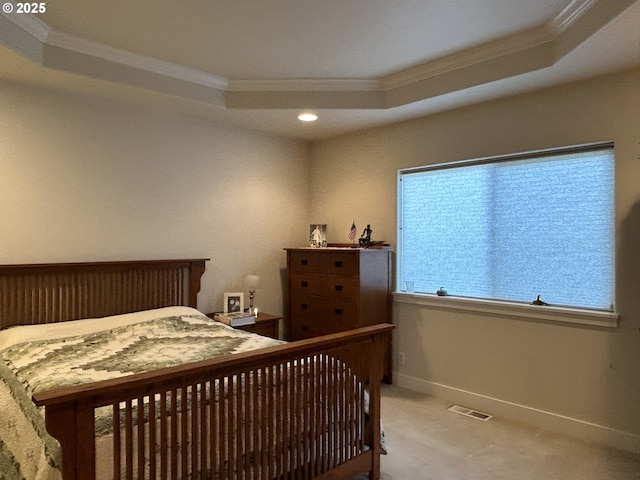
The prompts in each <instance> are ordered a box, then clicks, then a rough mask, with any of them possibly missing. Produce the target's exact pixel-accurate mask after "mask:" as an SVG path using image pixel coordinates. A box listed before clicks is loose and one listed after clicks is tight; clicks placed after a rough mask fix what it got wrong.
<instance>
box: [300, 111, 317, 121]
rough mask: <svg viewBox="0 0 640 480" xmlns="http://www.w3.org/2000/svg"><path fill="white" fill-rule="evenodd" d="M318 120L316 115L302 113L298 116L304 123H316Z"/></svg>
mask: <svg viewBox="0 0 640 480" xmlns="http://www.w3.org/2000/svg"><path fill="white" fill-rule="evenodd" d="M317 119H318V116H317V115H316V114H315V113H309V112H306V113H301V114H300V115H298V120H301V121H303V122H315V121H316V120H317Z"/></svg>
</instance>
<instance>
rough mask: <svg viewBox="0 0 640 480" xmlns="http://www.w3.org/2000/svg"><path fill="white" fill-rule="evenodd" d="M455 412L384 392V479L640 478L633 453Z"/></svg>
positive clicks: (427, 399)
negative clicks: (385, 447) (385, 443)
mask: <svg viewBox="0 0 640 480" xmlns="http://www.w3.org/2000/svg"><path fill="white" fill-rule="evenodd" d="M449 406H450V405H449V404H447V403H445V402H443V401H442V400H440V399H436V398H434V397H431V396H428V395H425V394H422V393H417V392H413V391H411V390H407V389H403V388H400V387H397V386H387V385H385V386H383V394H382V419H383V423H384V429H385V434H386V437H387V446H388V449H389V454H388V455H384V456H382V460H381V464H382V469H381V470H382V475H381V476H382V480H390V479H393V480H640V458H639V457H638V456H635V455H633V454H630V453H626V452H621V451H618V450H613V449H610V448H607V447H603V446H600V445H595V444H591V443H586V442H583V441H580V440H576V439H574V438H571V437H566V436H563V435H559V434H557V433H553V432H549V431H545V430H541V429H538V428H534V427H531V426H528V425H524V424H521V423H516V422H512V421H509V420H506V419H503V418H500V417H496V416H494V417H493V418H491V419H490V420H488V421H481V420H477V419H474V418H469V417H466V416H462V415H458V414H455V413H452V412H449V411H447V408H448V407H449ZM486 413H488V414H491V412H486ZM364 478H367V477H366V476H364V477H358V479H357V480H361V479H364ZM353 480H356V479H353Z"/></svg>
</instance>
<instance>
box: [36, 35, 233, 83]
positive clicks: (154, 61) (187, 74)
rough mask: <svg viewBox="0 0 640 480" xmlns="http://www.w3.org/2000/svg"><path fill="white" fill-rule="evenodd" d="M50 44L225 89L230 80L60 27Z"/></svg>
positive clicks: (48, 40) (48, 39)
mask: <svg viewBox="0 0 640 480" xmlns="http://www.w3.org/2000/svg"><path fill="white" fill-rule="evenodd" d="M46 44H47V45H51V46H53V47H58V48H62V49H64V50H69V51H72V52H74V53H80V54H83V55H88V56H90V57H95V58H100V59H102V60H107V61H109V62H114V63H119V64H122V65H126V66H128V67H133V68H137V69H140V70H145V71H148V72H152V73H157V74H159V75H163V76H166V77H170V78H174V79H178V80H183V81H186V82H189V83H194V84H196V85H203V86H205V87H212V88H215V89H220V90H225V89H226V88H227V84H228V80H227V79H226V78H223V77H221V76H219V75H214V74H212V73H207V72H203V71H202V70H197V69H195V68H190V67H186V66H184V65H178V64H176V63H172V62H167V61H165V60H160V59H158V58H155V57H151V56H148V55H142V54H140V53H134V52H130V51H128V50H123V49H121V48H116V47H112V46H110V45H106V44H104V43H99V42H94V41H91V40H86V39H84V38H80V37H77V36H75V35H70V34H68V33H65V32H59V31H56V30H52V31H51V32H50V33H49V36H48V37H47V40H46Z"/></svg>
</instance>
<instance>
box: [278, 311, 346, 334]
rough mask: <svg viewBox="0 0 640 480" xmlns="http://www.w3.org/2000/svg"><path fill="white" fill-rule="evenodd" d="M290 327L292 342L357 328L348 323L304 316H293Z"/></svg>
mask: <svg viewBox="0 0 640 480" xmlns="http://www.w3.org/2000/svg"><path fill="white" fill-rule="evenodd" d="M290 325H291V331H290V332H289V338H290V339H291V340H302V339H304V338H312V337H317V336H318V335H329V334H330V333H336V332H342V331H344V330H351V329H352V328H356V327H354V326H353V325H349V324H346V323H336V322H333V321H328V320H327V319H318V318H312V317H307V316H304V315H293V316H292V317H291V323H290Z"/></svg>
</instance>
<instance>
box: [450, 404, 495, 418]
mask: <svg viewBox="0 0 640 480" xmlns="http://www.w3.org/2000/svg"><path fill="white" fill-rule="evenodd" d="M447 410H449V411H450V412H453V413H459V414H460V415H465V416H467V417H471V418H475V419H476V420H482V421H483V422H486V421H487V420H489V419H490V418H491V415H488V414H486V413H482V412H478V411H477V410H471V409H470V408H466V407H461V406H460V405H451V406H450V407H449V408H447Z"/></svg>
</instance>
